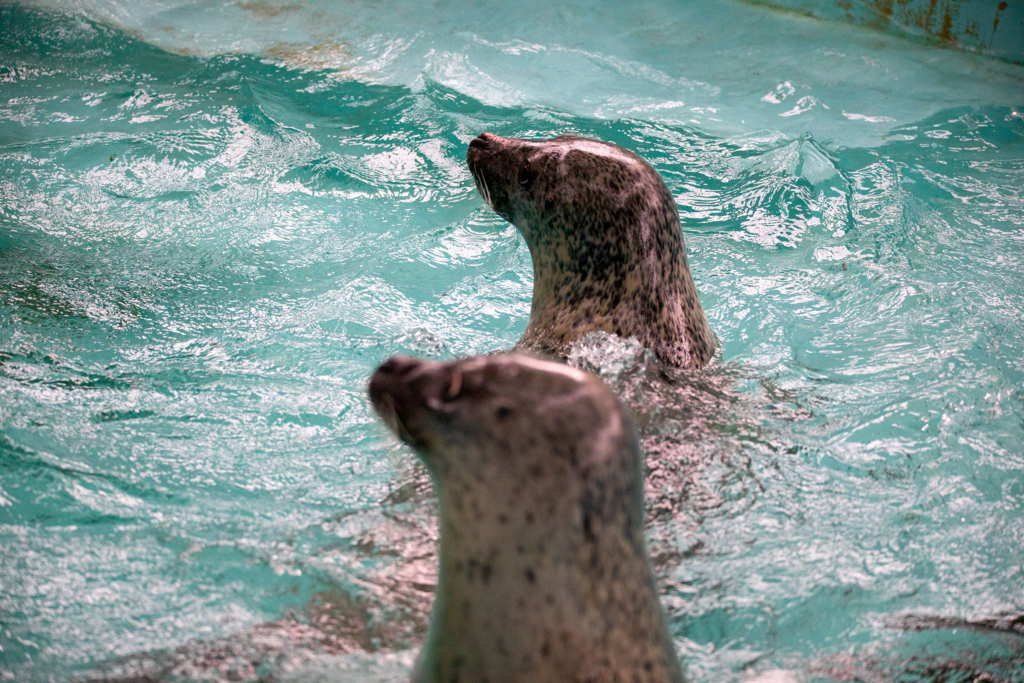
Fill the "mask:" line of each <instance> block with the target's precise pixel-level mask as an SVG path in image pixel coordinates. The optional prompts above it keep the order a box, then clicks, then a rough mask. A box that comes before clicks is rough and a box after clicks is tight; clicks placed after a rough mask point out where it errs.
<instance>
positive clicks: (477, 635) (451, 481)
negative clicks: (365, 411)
mask: <svg viewBox="0 0 1024 683" xmlns="http://www.w3.org/2000/svg"><path fill="white" fill-rule="evenodd" d="M370 397H371V399H372V400H373V404H374V407H375V408H376V409H377V412H378V413H380V415H381V417H382V418H383V419H384V421H385V422H387V424H388V425H389V426H390V427H391V429H392V430H394V432H395V433H396V434H398V435H399V436H400V437H401V438H402V439H403V440H404V441H406V442H407V443H409V444H410V445H412V446H413V448H415V449H416V451H417V452H418V454H419V456H420V457H421V458H422V460H423V461H424V463H425V464H426V466H427V468H428V470H429V471H430V475H431V478H432V479H433V483H434V490H435V492H436V493H437V496H438V498H439V501H440V506H439V509H440V529H441V552H440V564H441V567H440V575H439V579H438V585H437V595H436V599H435V602H434V614H433V617H432V621H431V625H430V631H429V634H428V636H427V640H426V643H425V644H424V646H423V650H422V651H421V652H420V655H419V659H418V660H417V663H416V668H415V671H414V673H413V681H414V682H415V683H428V682H429V683H435V682H437V683H439V682H441V681H443V682H444V683H448V682H449V681H463V682H468V681H473V682H474V683H475V682H477V681H490V682H491V683H499V682H504V683H514V682H522V683H527V682H529V683H555V682H557V683H566V682H577V681H578V682H580V683H582V682H583V681H588V682H591V683H612V682H613V681H622V682H627V681H628V682H629V683H634V682H635V683H641V682H643V683H655V682H668V681H673V682H676V683H679V682H681V681H682V680H683V676H682V673H681V670H680V667H679V664H678V661H677V659H676V655H675V652H674V650H673V646H672V640H671V639H670V637H669V634H668V630H667V628H666V626H665V620H664V617H663V615H662V611H661V607H660V605H659V603H658V595H657V592H656V590H655V584H654V576H653V574H652V573H651V569H650V566H649V563H648V559H647V549H646V545H645V542H644V535H643V524H644V512H643V473H642V472H641V459H640V453H639V446H638V443H637V437H636V433H635V431H634V427H633V423H632V419H631V418H630V416H629V415H628V413H627V412H626V411H625V410H624V409H623V408H622V407H621V405H620V404H619V402H618V401H617V400H616V398H615V396H614V395H613V394H612V392H611V390H609V389H608V388H607V387H606V386H605V385H604V384H603V383H602V382H601V381H600V380H599V379H597V378H596V377H594V376H593V375H588V374H586V373H584V372H581V371H578V370H574V369H572V368H568V367H566V366H564V365H560V364H557V363H551V362H546V361H540V360H536V359H533V358H528V357H526V356H519V355H499V356H489V357H480V358H471V359H468V360H463V361H458V362H454V363H428V362H423V361H417V360H412V359H409V358H401V357H395V358H392V359H391V360H389V361H387V362H386V363H384V364H383V365H382V366H381V367H380V368H379V369H378V370H377V372H376V373H375V374H374V376H373V378H372V379H371V381H370Z"/></svg>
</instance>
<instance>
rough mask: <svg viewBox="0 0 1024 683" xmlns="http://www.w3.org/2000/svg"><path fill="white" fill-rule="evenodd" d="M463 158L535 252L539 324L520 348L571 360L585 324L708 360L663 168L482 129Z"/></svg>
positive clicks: (666, 356) (585, 146)
mask: <svg viewBox="0 0 1024 683" xmlns="http://www.w3.org/2000/svg"><path fill="white" fill-rule="evenodd" d="M466 162H467V164H468V166H469V169H470V171H471V172H472V173H473V177H474V179H475V181H476V185H477V189H478V190H479V191H480V194H481V195H482V196H483V198H484V201H486V202H487V204H488V205H490V207H491V208H492V209H494V210H495V211H496V212H497V213H498V214H499V215H501V216H502V217H503V218H504V219H506V220H507V221H509V222H510V223H512V224H513V225H515V226H516V228H517V229H518V230H519V232H520V234H522V236H523V238H524V239H525V240H526V244H527V246H528V247H529V248H530V256H531V258H532V259H533V274H534V285H533V305H532V309H531V311H530V322H529V324H528V325H527V328H526V332H525V333H524V334H523V338H522V339H521V340H520V341H519V344H518V345H517V347H516V348H518V349H522V350H525V351H533V352H539V353H542V354H546V355H551V356H555V357H564V356H565V354H566V348H567V346H568V345H569V344H571V343H572V342H573V341H575V340H577V339H579V338H581V337H583V336H584V335H585V334H587V333H588V332H602V331H603V332H611V333H614V334H617V335H619V336H620V337H636V338H637V339H638V340H639V341H640V343H641V344H643V345H644V346H645V347H647V348H649V349H651V350H652V351H654V352H655V353H656V354H657V355H658V357H659V358H660V359H661V360H662V361H664V362H666V363H669V364H671V365H674V366H677V367H691V368H699V367H702V366H704V365H705V364H706V363H707V362H708V361H709V360H710V359H711V357H712V355H713V354H714V345H715V342H714V336H713V334H712V332H711V327H710V326H709V325H708V320H707V317H706V316H705V315H704V308H703V307H702V306H701V303H700V299H699V298H698V296H697V288H696V286H695V285H694V283H693V277H692V276H691V274H690V266H689V263H688V262H687V259H686V248H685V246H684V245H683V235H682V231H681V229H680V225H679V212H678V211H677V209H676V204H675V200H673V198H672V195H671V193H670V192H669V191H668V187H667V186H666V185H665V182H664V181H663V180H662V179H661V176H659V175H658V173H657V172H656V171H655V170H654V169H653V168H651V166H650V165H649V164H648V163H647V162H645V161H644V160H643V159H641V158H640V157H638V156H637V155H635V154H633V153H632V152H630V151H628V150H626V149H623V148H621V147H619V146H617V145H613V144H611V143H607V142H602V141H600V140H589V139H586V138H581V137H577V136H573V135H562V136H560V137H557V138H554V139H552V140H521V139H519V138H502V137H498V136H496V135H492V134H491V133H483V134H482V135H480V136H479V137H478V138H476V139H474V140H473V141H472V142H470V144H469V151H468V152H467V154H466Z"/></svg>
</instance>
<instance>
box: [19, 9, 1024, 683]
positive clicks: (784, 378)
mask: <svg viewBox="0 0 1024 683" xmlns="http://www.w3.org/2000/svg"><path fill="white" fill-rule="evenodd" d="M548 5H549V4H545V3H535V4H530V3H519V4H517V5H515V6H514V7H511V6H510V7H507V8H504V9H501V10H498V9H495V8H492V7H491V6H490V5H479V6H476V5H453V4H449V3H436V4H424V5H419V6H417V8H416V9H415V10H413V9H409V8H405V7H404V6H403V5H400V4H393V5H383V6H374V7H373V8H370V7H358V6H349V5H346V6H344V7H335V8H330V9H324V8H323V7H320V6H317V7H314V6H313V5H308V6H306V5H304V4H303V3H293V4H287V5H273V4H270V3H262V2H256V3H212V2H209V3H201V4H200V5H198V8H191V9H190V8H186V7H185V6H184V5H183V4H181V3H178V4H176V3H171V2H168V3H160V4H156V3H141V2H139V3H132V2H124V3H103V2H98V1H97V2H88V3H81V4H79V5H77V6H76V10H75V12H74V13H72V12H68V11H65V10H64V9H63V8H62V7H61V5H60V3H37V4H13V5H12V4H0V36H3V38H2V39H0V321H2V322H0V547H2V548H3V552H2V553H0V587H2V588H0V647H2V651H0V676H2V677H3V680H8V679H10V680H17V681H23V680H25V681H45V680H51V679H52V680H64V679H67V677H68V676H69V675H74V676H88V675H90V674H88V672H89V671H92V674H91V675H95V676H99V675H104V676H108V677H115V676H116V675H122V674H123V675H128V674H130V673H132V672H138V671H144V672H148V675H151V676H152V677H153V678H154V679H156V680H161V679H166V680H172V679H173V680H186V679H190V678H194V679H202V678H204V677H206V678H210V677H213V676H214V675H215V674H216V675H220V676H223V677H230V676H233V677H234V678H235V679H236V680H256V679H257V678H259V677H263V678H267V677H269V676H273V677H275V680H321V679H322V680H367V681H385V680H403V679H404V677H405V676H406V675H407V674H406V672H407V670H408V665H409V663H410V662H411V658H412V656H413V654H414V653H415V649H416V646H417V644H418V642H419V638H420V637H421V635H422V627H423V618H424V615H425V614H426V612H427V610H428V609H429V602H430V588H431V582H432V581H433V580H434V579H433V574H432V572H433V567H432V564H431V561H430V560H431V548H432V547H433V546H432V539H431V537H430V533H431V531H430V530H431V515H430V507H429V504H427V503H425V502H423V501H424V500H425V498H426V495H425V494H424V493H423V491H422V490H421V489H420V490H418V491H416V490H415V489H416V486H417V483H418V482H420V481H421V477H419V475H418V474H417V470H416V469H415V468H414V458H413V456H412V454H411V453H410V452H409V451H408V450H407V449H406V448H404V447H402V446H400V445H399V444H398V443H397V442H396V441H395V440H394V439H393V438H391V437H390V436H388V434H387V433H386V430H385V429H384V428H383V426H381V425H379V424H378V421H377V420H376V419H375V417H374V415H373V413H372V410H371V408H370V406H369V404H368V401H367V399H366V397H365V384H366V381H367V378H368V376H369V374H370V373H371V372H372V370H373V368H375V367H376V365H377V363H379V362H380V361H381V360H383V359H384V358H385V357H387V356H389V355H391V354H393V353H399V352H401V353H407V354H415V355H420V356H427V357H432V358H450V357H456V356H462V355H468V354H476V353H483V352H487V351H491V350H495V349H502V348H508V347H510V346H511V345H512V344H513V343H515V341H516V340H517V338H518V336H519V334H520V333H521V331H522V330H523V329H524V328H525V325H526V319H527V316H528V313H529V301H530V292H531V284H532V271H531V267H530V259H529V254H528V252H527V249H526V246H525V244H524V243H523V242H522V240H521V239H520V238H519V236H518V235H517V233H516V232H515V230H514V228H512V227H511V226H510V225H508V224H506V223H505V222H503V221H502V220H501V219H499V218H498V217H496V216H495V215H494V214H493V213H491V212H490V211H489V210H488V209H487V208H486V207H485V206H484V204H483V202H482V201H481V199H480V198H479V196H478V195H477V194H476V192H475V190H474V188H473V182H472V178H471V177H470V175H469V173H468V171H467V170H466V169H465V165H464V155H465V150H466V145H467V144H468V142H469V140H470V139H472V138H473V137H474V136H475V135H477V134H478V133H480V132H482V131H484V130H489V131H492V132H494V133H497V134H500V135H516V136H523V137H548V136H553V135H557V134H561V133H568V132H572V133H578V134H582V135H588V136H595V137H600V138H602V139H605V140H609V141H612V142H615V143H618V144H621V145H623V146H626V147H629V148H630V149H633V150H635V151H637V152H638V153H639V154H641V155H642V156H644V157H645V158H647V159H648V160H650V161H651V163H652V164H653V165H654V166H655V167H656V168H657V169H658V170H659V171H660V172H661V173H662V175H663V176H664V177H665V179H666V181H667V183H668V185H669V187H670V189H671V190H672V191H673V194H674V195H675V196H676V197H677V199H678V203H679V208H680V213H681V217H682V222H683V229H684V233H685V239H686V243H687V246H688V250H689V253H690V263H691V267H692V268H693V271H694V276H695V279H696V282H697V285H698V288H699V290H700V292H701V298H702V301H703V303H704V307H705V310H706V311H707V313H708V317H709V319H710V321H711V324H712V327H713V329H714V330H715V332H716V334H717V335H718V337H719V339H720V341H721V347H722V352H721V356H720V358H719V359H718V360H717V362H716V363H715V364H714V365H713V367H711V368H709V369H708V370H706V371H704V372H702V373H700V374H698V375H697V376H695V377H692V378H690V379H689V380H681V381H678V382H677V383H675V384H671V383H668V382H666V381H665V380H664V379H663V378H661V376H660V375H659V374H658V373H657V372H656V371H654V370H651V369H650V368H649V367H647V366H646V365H645V363H644V361H643V360H640V361H632V360H629V358H630V357H631V356H630V354H631V353H632V351H633V350H632V349H631V348H630V347H629V346H628V345H622V344H620V343H618V342H615V341H614V340H591V342H592V343H591V342H588V344H591V345H590V346H585V347H584V348H582V349H581V358H582V357H585V359H589V360H586V361H585V362H586V363H589V364H590V366H591V367H594V368H596V369H598V370H600V371H602V373H603V374H605V375H606V376H608V377H609V378H610V379H612V380H613V382H614V383H615V384H616V386H617V387H618V388H619V390H620V392H622V393H623V395H624V397H625V398H626V400H627V402H629V403H630V404H631V405H632V406H633V408H634V409H635V410H636V411H637V412H638V417H639V419H640V421H641V423H642V424H643V425H644V429H645V434H646V435H647V437H646V438H645V443H646V444H647V446H648V447H649V449H651V448H654V449H659V448H662V449H664V450H663V451H662V450H657V451H651V450H649V453H652V455H651V457H652V458H653V459H654V460H655V461H657V460H658V459H659V458H661V459H662V461H663V463H664V470H665V472H667V474H665V472H662V473H661V474H659V475H658V476H655V477H652V484H651V486H652V488H651V490H650V491H649V494H650V495H649V500H650V501H651V503H652V507H653V508H656V509H654V510H653V511H652V515H653V518H652V526H651V534H652V541H653V547H654V550H655V553H656V567H657V569H658V571H659V575H660V576H661V578H662V580H663V581H664V585H665V595H664V604H665V607H666V610H667V612H668V614H669V617H670V623H671V628H672V630H673V633H674V635H675V637H676V638H677V645H678V647H679V649H680V652H681V653H682V654H683V656H684V657H685V665H686V667H687V671H688V674H689V676H690V678H691V679H692V680H695V681H712V680H714V681H722V680H737V681H740V680H747V679H748V678H749V677H752V676H761V677H762V678H763V679H764V680H777V681H788V680H800V681H803V680H826V681H831V680H869V681H874V680H893V679H897V678H898V679H899V680H908V681H909V680H922V681H939V680H942V681H959V680H974V678H971V676H974V677H977V676H978V675H980V673H979V672H987V673H989V674H990V675H992V676H995V677H1001V678H997V680H1012V681H1021V680H1024V674H1022V671H1024V635H1022V633H1021V628H1022V627H1021V619H1022V617H1021V615H1024V554H1022V552H1021V547H1022V544H1024V446H1022V444H1024V361H1022V358H1024V68H1021V67H1019V66H1012V65H1008V64H1002V63H999V62H996V61H991V60H985V59H982V58H979V57H977V56H973V55H967V54H960V53H956V52H952V51H945V50H937V49H933V48H927V47H922V46H917V45H912V44H909V43H903V42H901V41H900V40H898V39H896V38H892V37H888V36H882V35H876V34H872V33H871V32H868V31H865V30H861V29H856V28H849V27H844V26H839V25H831V24H825V23H821V22H817V21H814V20H810V19H806V18H803V17H799V16H795V15H788V14H780V13H774V12H771V11H768V10H763V9H760V8H756V7H750V6H747V5H742V4H733V3H729V2H722V3H716V4H702V3H667V2H666V3H655V4H650V5H640V6H635V5H629V6H627V5H618V4H615V5H612V4H607V5H602V6H601V7H600V9H597V10H595V9H588V8H587V6H584V5H571V4H570V5H565V6H558V7H552V6H548ZM285 29H287V32H285ZM285 37H287V39H286V40H285V39H284V38H285ZM622 358H626V360H625V361H623V360H622ZM581 362H583V361H581ZM622 368H625V369H622ZM666 443H668V444H670V445H671V447H665V444H666ZM662 452H664V456H662V455H661V454H662ZM662 475H664V479H660V478H658V477H659V476H662ZM659 482H660V483H659ZM661 483H664V484H665V485H664V486H663V487H662V489H658V486H661ZM199 641H202V642H199ZM179 648H180V649H179ZM176 649H178V650H177V654H175V655H173V656H171V655H165V654H160V653H161V652H164V653H166V652H175V650H176ZM228 651H234V652H236V654H237V653H242V654H241V655H238V656H236V657H235V658H234V659H232V658H231V657H229V656H228V655H226V654H224V653H225V652H228ZM145 653H151V654H145ZM153 653H155V654H153ZM174 657H177V658H178V659H176V660H174V661H177V662H178V663H179V664H180V663H181V662H187V667H186V669H181V670H177V671H176V672H172V671H171V668H170V665H169V664H167V662H168V661H171V660H172V659H174ZM243 659H244V660H245V661H246V662H248V664H245V663H244V662H242V663H240V662H241V660H243ZM222 664H223V665H224V666H225V667H227V669H225V670H226V671H227V670H228V669H230V671H228V673H224V672H222V671H220V669H219V668H218V667H220V666H221V665H222ZM182 666H185V665H182ZM247 666H248V668H246V667H247ZM97 671H98V672H99V673H97ZM125 672H127V673H125ZM153 672H157V673H153ZM160 672H163V673H160ZM183 672H184V673H183ZM218 672H219V673H218ZM158 674H159V675H158ZM229 674H230V676H229Z"/></svg>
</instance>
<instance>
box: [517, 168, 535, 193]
mask: <svg viewBox="0 0 1024 683" xmlns="http://www.w3.org/2000/svg"><path fill="white" fill-rule="evenodd" d="M532 184H533V174H532V173H530V167H529V166H523V167H522V168H520V169H519V187H523V188H528V187H530V185H532Z"/></svg>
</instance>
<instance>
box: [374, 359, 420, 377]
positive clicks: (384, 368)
mask: <svg viewBox="0 0 1024 683" xmlns="http://www.w3.org/2000/svg"><path fill="white" fill-rule="evenodd" d="M420 365H422V361H418V360H416V359H415V358H409V357H408V356H392V357H391V358H388V359H387V360H386V361H384V362H383V363H382V364H381V366H380V367H379V368H377V372H378V373H380V374H381V375H382V376H388V375H392V376H395V377H404V376H406V375H408V374H409V373H410V372H412V371H413V370H415V369H416V368H417V367H419V366H420Z"/></svg>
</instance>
